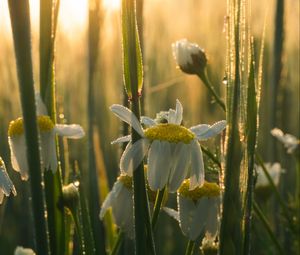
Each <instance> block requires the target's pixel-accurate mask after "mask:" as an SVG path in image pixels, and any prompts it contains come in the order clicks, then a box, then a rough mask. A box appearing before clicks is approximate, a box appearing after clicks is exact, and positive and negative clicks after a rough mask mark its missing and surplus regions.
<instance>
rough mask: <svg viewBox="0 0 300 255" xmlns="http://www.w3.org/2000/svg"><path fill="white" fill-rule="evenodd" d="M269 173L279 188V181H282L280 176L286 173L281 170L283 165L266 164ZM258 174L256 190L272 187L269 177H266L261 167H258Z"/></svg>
mask: <svg viewBox="0 0 300 255" xmlns="http://www.w3.org/2000/svg"><path fill="white" fill-rule="evenodd" d="M264 165H265V167H266V169H267V171H268V173H269V174H270V176H271V178H272V180H273V182H274V184H275V185H276V186H278V184H279V181H280V174H281V173H282V172H283V171H284V170H283V169H282V168H281V165H280V164H279V163H277V162H276V163H274V164H271V163H265V164H264ZM256 172H257V180H256V185H255V188H256V189H259V188H264V187H268V186H270V183H269V180H268V178H267V176H266V175H265V173H264V171H263V169H262V167H261V166H256Z"/></svg>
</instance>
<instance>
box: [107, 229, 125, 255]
mask: <svg viewBox="0 0 300 255" xmlns="http://www.w3.org/2000/svg"><path fill="white" fill-rule="evenodd" d="M124 237H125V235H124V232H122V231H120V232H119V234H118V236H117V239H116V241H115V243H114V246H113V249H112V251H111V253H110V255H117V254H118V252H119V249H120V247H121V244H122V242H123V241H124Z"/></svg>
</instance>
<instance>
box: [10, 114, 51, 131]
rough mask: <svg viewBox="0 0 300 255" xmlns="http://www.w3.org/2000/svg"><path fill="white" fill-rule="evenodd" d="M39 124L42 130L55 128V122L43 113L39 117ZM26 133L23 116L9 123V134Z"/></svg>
mask: <svg viewBox="0 0 300 255" xmlns="http://www.w3.org/2000/svg"><path fill="white" fill-rule="evenodd" d="M37 122H38V123H37V124H38V127H39V130H40V132H49V131H51V130H52V129H53V128H54V124H53V122H52V120H51V119H50V117H49V116H46V115H41V116H38V117H37ZM23 133H24V125H23V118H18V119H16V120H13V121H11V122H10V123H9V127H8V135H9V136H16V135H22V134H23Z"/></svg>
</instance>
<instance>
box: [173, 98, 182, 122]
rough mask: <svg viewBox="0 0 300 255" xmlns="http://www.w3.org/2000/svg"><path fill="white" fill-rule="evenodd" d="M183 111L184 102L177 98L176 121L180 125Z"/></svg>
mask: <svg viewBox="0 0 300 255" xmlns="http://www.w3.org/2000/svg"><path fill="white" fill-rule="evenodd" d="M182 113H183V107H182V104H181V103H180V101H179V100H178V99H176V114H175V115H176V116H175V123H174V124H177V125H180V124H181V122H182Z"/></svg>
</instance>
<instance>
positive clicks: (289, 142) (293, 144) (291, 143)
mask: <svg viewBox="0 0 300 255" xmlns="http://www.w3.org/2000/svg"><path fill="white" fill-rule="evenodd" d="M271 134H272V135H273V136H275V137H276V138H277V139H278V140H279V141H280V142H282V143H283V145H284V147H285V148H286V149H287V153H290V154H291V153H293V152H294V151H295V150H296V149H297V147H298V146H299V144H300V141H299V139H297V137H295V136H293V135H290V134H284V133H283V132H282V130H280V129H279V128H273V129H272V130H271Z"/></svg>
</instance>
